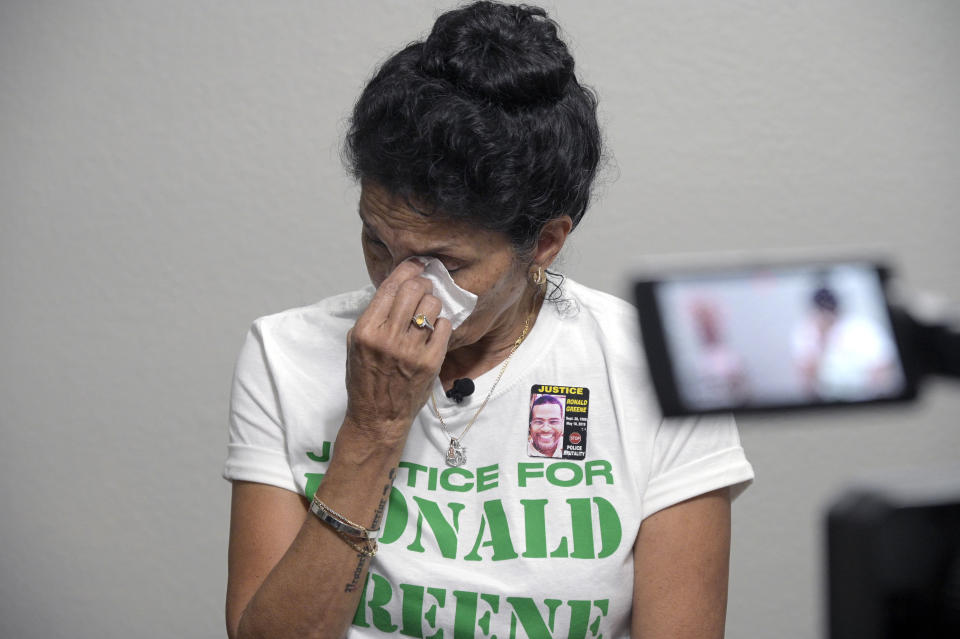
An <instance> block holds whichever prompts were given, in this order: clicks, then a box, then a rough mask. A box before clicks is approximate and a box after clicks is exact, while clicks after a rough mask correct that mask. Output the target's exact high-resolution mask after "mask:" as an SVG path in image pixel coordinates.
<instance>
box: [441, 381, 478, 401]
mask: <svg viewBox="0 0 960 639" xmlns="http://www.w3.org/2000/svg"><path fill="white" fill-rule="evenodd" d="M473 390H474V385H473V380H472V379H470V378H469V377H461V378H460V379H455V380H453V386H451V387H450V390H448V391H447V393H446V395H447V398H448V399H452V400H453V401H455V402H456V403H458V404H461V403H463V398H464V397H466V396H468V395H472V394H473Z"/></svg>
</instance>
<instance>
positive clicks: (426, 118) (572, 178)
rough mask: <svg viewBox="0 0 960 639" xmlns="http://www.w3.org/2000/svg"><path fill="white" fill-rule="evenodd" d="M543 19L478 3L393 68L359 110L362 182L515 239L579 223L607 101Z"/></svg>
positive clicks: (376, 80)
mask: <svg viewBox="0 0 960 639" xmlns="http://www.w3.org/2000/svg"><path fill="white" fill-rule="evenodd" d="M557 31H558V28H557V25H556V24H555V23H554V22H552V21H551V20H550V19H549V18H548V17H547V15H546V13H545V12H544V11H543V10H542V9H537V8H533V7H525V6H510V5H505V4H498V3H495V2H485V1H484V2H477V3H474V4H471V5H467V6H461V7H458V8H456V9H453V10H451V11H449V12H447V13H445V14H443V15H441V16H440V17H439V18H437V21H436V23H435V25H434V28H433V30H432V31H431V33H430V35H429V37H428V38H427V40H426V41H424V42H412V43H410V44H408V45H407V46H405V47H404V48H403V49H401V50H400V51H398V52H397V53H395V54H394V55H392V56H391V57H390V58H388V59H387V60H386V61H385V62H384V63H383V64H382V65H381V66H380V68H379V69H378V70H377V72H376V73H375V74H374V76H373V78H371V80H370V81H369V82H368V83H367V86H366V87H364V89H363V93H362V94H361V95H360V98H359V99H358V100H357V103H356V105H355V106H354V108H353V116H352V117H351V119H350V130H349V131H348V132H347V137H346V140H345V145H344V151H345V153H344V158H345V159H346V161H347V162H348V166H349V169H350V172H351V173H353V175H354V176H356V177H357V178H359V179H361V180H369V181H371V182H374V183H376V184H378V185H379V186H381V187H383V188H384V189H386V190H387V191H389V192H390V193H392V194H394V195H397V196H399V197H406V198H411V199H412V200H415V201H417V202H419V203H421V204H427V205H429V206H428V207H427V208H432V209H434V210H436V211H438V212H439V214H440V215H444V216H448V217H450V218H453V219H460V220H467V221H469V222H470V223H472V224H475V225H477V226H478V227H479V228H484V229H488V230H492V231H497V232H501V233H504V234H506V235H507V236H508V237H509V238H510V240H511V242H513V244H514V246H515V247H516V248H517V249H518V251H519V252H520V253H524V252H525V251H529V250H531V249H532V247H533V246H535V244H536V241H537V237H538V236H539V233H540V230H541V229H542V228H543V225H544V224H546V223H547V221H549V220H551V219H554V218H557V217H560V216H562V215H569V216H570V219H571V220H573V224H574V226H576V225H577V223H579V221H580V219H581V218H582V217H583V214H584V212H585V211H586V210H587V205H588V204H589V202H590V187H591V185H592V184H593V179H594V177H595V176H596V173H597V165H598V164H599V162H600V155H601V152H602V140H601V136H600V127H599V125H598V123H597V99H596V96H595V95H594V94H593V92H592V91H591V90H590V89H589V88H587V87H585V86H583V85H582V84H580V82H579V81H578V80H577V77H576V74H575V73H574V69H573V58H572V57H571V56H570V52H569V51H568V50H567V47H566V45H564V43H563V42H562V41H561V40H560V38H559V37H558V34H557Z"/></svg>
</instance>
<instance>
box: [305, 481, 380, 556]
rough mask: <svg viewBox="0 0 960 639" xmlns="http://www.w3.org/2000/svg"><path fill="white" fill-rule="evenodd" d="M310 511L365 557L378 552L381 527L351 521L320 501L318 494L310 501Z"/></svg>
mask: <svg viewBox="0 0 960 639" xmlns="http://www.w3.org/2000/svg"><path fill="white" fill-rule="evenodd" d="M310 512H311V513H313V514H314V515H315V516H316V517H317V519H319V520H320V521H322V522H323V523H325V524H326V525H328V526H330V528H332V529H333V531H334V532H335V533H337V534H338V535H339V536H340V538H341V539H343V540H344V541H345V542H347V544H348V545H349V546H350V547H351V548H353V549H354V550H355V551H357V552H358V553H360V554H361V555H363V556H364V557H373V556H374V555H376V554H377V533H378V532H379V529H371V528H366V527H364V526H361V525H359V524H357V523H355V522H352V521H350V520H349V519H347V518H346V517H344V516H343V515H341V514H340V513H338V512H337V511H335V510H334V509H332V508H330V507H329V506H327V505H326V504H325V503H323V502H322V501H320V500H319V499H318V498H317V496H316V495H314V497H313V501H312V502H311V503H310ZM354 539H358V540H360V543H359V544H358V543H356V542H355V541H354Z"/></svg>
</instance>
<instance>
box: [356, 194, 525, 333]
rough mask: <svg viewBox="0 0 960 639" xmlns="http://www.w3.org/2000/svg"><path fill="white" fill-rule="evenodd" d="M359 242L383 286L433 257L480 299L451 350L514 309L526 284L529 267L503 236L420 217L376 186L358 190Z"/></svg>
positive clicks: (375, 281)
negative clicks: (402, 269)
mask: <svg viewBox="0 0 960 639" xmlns="http://www.w3.org/2000/svg"><path fill="white" fill-rule="evenodd" d="M359 209H360V218H361V220H362V221H363V233H362V236H361V242H362V245H363V256H364V259H365V260H366V263H367V272H368V273H369V274H370V281H371V282H373V284H374V286H377V287H379V286H380V284H381V283H382V282H383V280H384V279H386V277H387V275H389V274H390V273H391V272H392V271H393V269H394V268H396V266H397V265H398V264H400V262H402V261H404V260H405V259H407V258H409V257H412V256H414V255H423V256H426V257H435V258H437V259H438V260H440V261H441V262H442V263H443V265H444V266H445V267H446V268H447V270H448V271H449V272H450V275H451V276H453V279H454V281H455V282H456V283H457V286H459V287H460V288H463V289H466V290H468V291H470V292H471V293H473V294H475V295H476V296H477V298H478V299H477V307H476V309H475V310H474V312H473V313H472V314H471V315H470V317H469V318H468V319H467V320H466V321H465V322H464V323H463V324H462V325H461V326H460V327H459V328H457V330H456V331H454V333H453V336H452V337H451V338H450V345H449V347H448V350H454V349H456V348H459V347H460V346H465V345H467V344H473V343H475V342H477V341H478V340H480V339H481V338H482V337H483V336H484V335H486V334H487V333H489V332H490V331H491V330H493V329H494V328H496V327H497V326H498V325H501V324H503V323H504V322H508V321H511V318H510V313H508V311H511V310H515V309H516V308H517V305H518V304H519V303H520V302H521V300H522V299H523V297H524V293H525V292H530V288H529V287H528V285H527V281H528V280H527V268H526V267H525V266H524V265H522V264H520V263H519V260H518V259H517V253H516V250H515V249H514V247H513V245H512V244H511V243H510V241H509V239H508V238H507V237H506V236H505V235H504V234H502V233H497V232H495V231H489V230H486V229H480V228H477V227H475V226H473V225H471V224H469V223H467V222H463V221H460V220H451V219H449V218H444V217H441V216H440V215H437V214H433V213H432V212H431V211H425V213H427V214H426V215H425V214H424V213H418V212H417V211H416V210H415V209H414V208H413V207H412V206H411V204H410V203H408V202H407V201H406V200H404V199H403V198H399V197H396V196H394V195H392V194H391V193H390V192H389V191H387V190H386V189H384V188H382V187H380V186H379V185H377V184H376V183H374V182H370V181H366V180H365V181H363V183H362V185H361V190H360V207H359Z"/></svg>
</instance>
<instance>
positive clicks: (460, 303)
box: [410, 257, 477, 329]
mask: <svg viewBox="0 0 960 639" xmlns="http://www.w3.org/2000/svg"><path fill="white" fill-rule="evenodd" d="M410 259H411V260H417V261H418V262H420V263H421V264H423V273H421V274H420V276H421V277H425V278H427V279H428V280H430V282H431V283H432V284H433V296H434V297H436V298H437V299H439V300H440V303H441V304H442V305H443V308H442V309H441V311H440V317H444V318H446V319H447V320H449V321H450V325H451V326H452V327H453V328H454V329H456V328H457V327H458V326H460V325H461V324H463V322H464V320H465V319H467V318H468V317H469V316H470V313H472V312H473V309H474V308H476V306H477V296H476V295H474V294H473V293H471V292H470V291H465V290H463V289H462V288H460V287H459V286H457V283H456V282H454V281H453V277H451V276H450V273H449V272H448V271H447V267H445V266H444V265H443V262H441V261H440V260H438V259H437V258H435V257H411V258H410Z"/></svg>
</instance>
